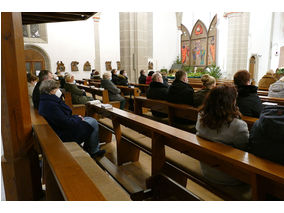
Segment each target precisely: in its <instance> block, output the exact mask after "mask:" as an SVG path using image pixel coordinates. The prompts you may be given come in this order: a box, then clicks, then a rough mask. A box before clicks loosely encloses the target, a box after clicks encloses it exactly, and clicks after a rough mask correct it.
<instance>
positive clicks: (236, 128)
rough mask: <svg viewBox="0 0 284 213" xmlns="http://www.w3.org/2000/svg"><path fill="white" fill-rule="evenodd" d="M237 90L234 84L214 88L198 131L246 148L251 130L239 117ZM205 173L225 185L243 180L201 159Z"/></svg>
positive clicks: (205, 136)
mask: <svg viewBox="0 0 284 213" xmlns="http://www.w3.org/2000/svg"><path fill="white" fill-rule="evenodd" d="M236 98H237V90H236V88H235V87H234V86H233V85H220V86H217V87H215V88H213V89H212V90H211V91H210V92H209V94H208V96H207V97H206V98H205V101H204V105H202V108H201V110H200V112H199V114H198V120H197V123H196V130H197V133H196V135H198V136H200V137H202V138H206V139H207V140H210V141H212V142H217V143H223V144H226V145H229V146H233V147H235V148H238V149H241V150H246V149H247V147H248V139H249V131H248V126H247V124H246V122H244V121H243V120H241V119H240V115H241V113H240V112H239V109H238V107H237V105H236ZM201 170H202V173H203V175H204V176H205V177H206V178H207V179H208V180H209V181H211V182H213V183H217V184H223V185H237V184H240V183H241V182H240V181H239V180H237V179H235V178H233V177H231V176H229V175H227V174H225V173H223V172H221V171H219V170H217V169H215V168H212V167H210V166H208V165H207V164H205V163H201Z"/></svg>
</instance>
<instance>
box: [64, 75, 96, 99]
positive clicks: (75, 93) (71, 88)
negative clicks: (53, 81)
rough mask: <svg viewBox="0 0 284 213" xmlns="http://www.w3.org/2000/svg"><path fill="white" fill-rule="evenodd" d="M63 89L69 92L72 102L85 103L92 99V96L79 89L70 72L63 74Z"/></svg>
mask: <svg viewBox="0 0 284 213" xmlns="http://www.w3.org/2000/svg"><path fill="white" fill-rule="evenodd" d="M65 81H66V83H65V87H64V88H65V90H66V92H70V93H71V97H72V104H86V103H87V102H88V101H93V100H94V98H93V97H89V96H87V95H86V92H85V91H83V90H81V89H79V88H78V87H77V85H76V84H75V82H74V81H75V80H74V76H73V75H72V74H66V75H65Z"/></svg>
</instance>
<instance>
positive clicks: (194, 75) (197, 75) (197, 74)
mask: <svg viewBox="0 0 284 213" xmlns="http://www.w3.org/2000/svg"><path fill="white" fill-rule="evenodd" d="M203 74H204V73H203V72H192V73H188V74H187V77H188V78H201V76H202V75H203Z"/></svg>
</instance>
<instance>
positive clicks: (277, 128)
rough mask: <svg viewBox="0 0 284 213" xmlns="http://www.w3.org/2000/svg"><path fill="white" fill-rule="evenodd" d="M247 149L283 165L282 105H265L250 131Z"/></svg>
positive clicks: (283, 119) (283, 108) (283, 116)
mask: <svg viewBox="0 0 284 213" xmlns="http://www.w3.org/2000/svg"><path fill="white" fill-rule="evenodd" d="M249 142H250V147H249V151H250V152H251V153H253V154H255V155H257V156H260V157H263V158H266V159H268V160H271V161H274V162H276V163H280V164H282V165H284V106H265V107H264V109H263V111H262V112H261V114H260V118H259V120H257V121H256V122H255V123H254V124H253V126H252V129H251V131H250V137H249Z"/></svg>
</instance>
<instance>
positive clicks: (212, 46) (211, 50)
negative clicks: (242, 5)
mask: <svg viewBox="0 0 284 213" xmlns="http://www.w3.org/2000/svg"><path fill="white" fill-rule="evenodd" d="M216 24H217V15H215V16H214V18H213V19H212V21H211V24H210V27H209V31H208V46H207V49H208V56H207V60H208V62H207V65H211V64H216V38H217V29H216Z"/></svg>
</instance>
